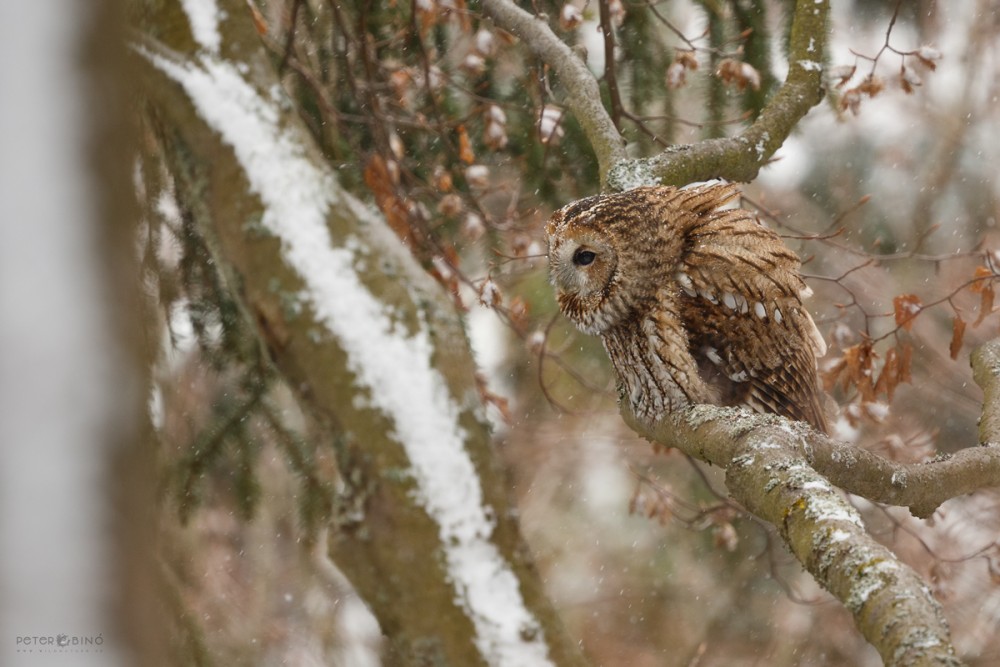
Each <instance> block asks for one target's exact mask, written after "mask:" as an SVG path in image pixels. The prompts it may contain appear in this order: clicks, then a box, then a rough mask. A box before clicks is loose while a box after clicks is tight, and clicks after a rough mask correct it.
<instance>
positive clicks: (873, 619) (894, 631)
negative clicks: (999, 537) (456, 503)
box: [621, 339, 1000, 665]
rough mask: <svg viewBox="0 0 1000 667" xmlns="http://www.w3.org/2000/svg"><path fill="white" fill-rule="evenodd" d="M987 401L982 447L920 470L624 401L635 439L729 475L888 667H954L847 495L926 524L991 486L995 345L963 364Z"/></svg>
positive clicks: (696, 412) (908, 581)
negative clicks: (954, 502) (641, 412)
mask: <svg viewBox="0 0 1000 667" xmlns="http://www.w3.org/2000/svg"><path fill="white" fill-rule="evenodd" d="M972 367H973V371H974V375H975V379H976V382H977V383H978V384H979V385H980V386H981V387H982V388H983V391H984V392H985V395H986V399H985V406H984V410H983V421H982V424H981V431H980V439H981V440H982V443H983V444H982V445H981V446H978V447H970V448H968V449H964V450H961V451H959V452H957V453H955V454H953V455H951V456H947V457H943V458H940V459H936V460H934V461H931V462H929V463H924V464H904V463H897V462H894V461H889V460H886V459H883V458H882V457H880V456H878V455H876V454H873V453H871V452H868V451H866V450H862V449H858V448H856V447H852V446H850V445H847V444H845V443H841V442H837V441H835V440H833V439H831V438H829V437H827V436H825V435H823V434H821V433H817V432H815V431H813V430H812V429H810V428H809V427H808V426H807V425H805V424H801V423H793V422H789V421H788V420H785V419H783V418H781V417H777V416H774V415H757V414H752V413H750V412H748V411H746V410H743V409H738V408H720V407H716V406H708V405H696V406H692V407H690V408H688V409H687V410H683V411H680V412H678V413H675V414H673V415H668V416H666V417H664V418H663V419H661V420H659V421H657V422H656V423H653V424H648V423H645V422H642V421H641V420H639V419H637V418H636V416H635V415H634V414H632V412H631V409H630V405H629V403H628V402H627V401H625V402H623V403H622V408H621V409H622V417H623V418H624V420H625V421H626V423H627V424H628V425H629V426H631V427H632V428H633V429H634V430H635V431H636V432H637V433H639V434H640V435H643V436H645V437H647V438H649V439H650V440H653V441H655V442H658V443H661V444H665V445H668V446H672V447H677V448H678V449H680V450H682V451H684V452H686V453H687V454H690V455H691V456H694V457H696V458H699V459H701V460H703V461H707V462H709V463H713V464H715V465H719V466H722V467H723V468H725V469H726V485H727V487H728V488H729V491H730V493H732V495H733V497H734V498H735V499H736V500H737V501H738V502H740V503H741V504H743V505H744V506H745V507H746V508H747V509H748V510H749V511H751V512H753V513H754V514H756V515H758V516H760V517H761V518H763V519H765V520H767V521H770V522H771V523H773V524H774V525H775V526H777V528H778V530H779V531H780V532H781V535H782V537H783V538H784V539H785V541H786V542H787V544H788V545H789V548H790V549H791V550H792V552H793V553H794V554H795V556H796V557H797V558H798V559H799V561H800V562H801V563H802V565H803V566H804V567H805V568H806V569H807V570H808V571H809V572H810V573H811V574H812V575H813V576H814V577H815V578H816V581H817V582H819V583H820V585H822V586H823V587H824V588H826V589H827V590H829V591H830V592H831V593H832V594H833V595H834V596H836V597H837V598H838V599H839V600H841V601H842V602H843V603H844V605H845V606H846V607H847V608H848V609H849V610H850V611H851V613H852V614H853V615H854V619H855V623H856V624H857V626H858V629H859V630H860V631H861V632H862V634H864V636H865V637H866V638H867V639H868V641H869V642H871V643H872V645H873V646H875V647H876V649H878V651H879V653H880V654H881V655H882V659H883V660H884V661H885V664H886V665H957V664H959V662H958V660H957V659H956V658H955V656H954V650H953V648H952V646H951V640H950V638H949V632H948V628H947V625H946V624H945V622H944V620H943V618H942V616H941V610H940V607H939V605H938V604H937V602H936V601H935V600H934V598H933V597H932V596H931V594H930V592H929V591H928V589H927V587H926V585H925V584H924V583H923V581H922V580H921V579H920V577H919V576H917V575H916V573H914V572H913V571H912V570H911V569H910V568H909V567H907V566H906V565H904V564H903V563H901V562H899V561H898V560H897V559H896V557H895V556H894V555H893V554H892V553H891V552H890V551H889V550H888V549H886V548H885V547H882V546H881V545H879V544H878V543H876V542H875V541H874V540H873V539H872V538H871V536H870V535H869V534H868V533H867V532H866V531H865V529H864V526H863V524H862V523H861V520H860V518H859V517H858V515H857V513H856V512H855V511H854V509H853V508H852V507H851V506H850V505H849V504H848V503H847V502H846V500H845V498H844V496H843V494H842V493H841V492H840V491H839V490H838V489H837V488H835V487H840V489H843V490H844V491H848V492H850V493H854V494H857V495H860V496H863V497H865V498H867V499H869V500H872V501H875V502H880V503H888V504H893V505H901V506H906V507H909V508H910V511H911V512H913V514H915V515H916V516H919V517H927V516H930V515H931V514H932V513H933V512H934V510H935V509H936V508H937V507H938V506H939V505H940V504H941V503H943V502H944V501H946V500H948V499H949V498H954V497H956V496H959V495H963V494H966V493H970V492H972V491H975V490H977V489H981V488H985V487H990V486H998V485H1000V445H998V444H997V443H998V442H1000V430H998V429H1000V424H998V421H997V417H996V415H997V414H998V411H1000V339H996V340H993V341H991V342H989V343H986V344H985V345H983V346H981V347H980V348H979V349H977V350H976V351H975V352H974V353H973V355H972Z"/></svg>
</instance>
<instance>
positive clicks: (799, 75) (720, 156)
mask: <svg viewBox="0 0 1000 667" xmlns="http://www.w3.org/2000/svg"><path fill="white" fill-rule="evenodd" d="M829 11H830V5H829V0H818V1H817V0H797V1H796V3H795V13H794V14H793V16H792V27H791V38H790V40H789V57H788V60H789V63H790V66H789V68H788V76H787V78H786V79H785V83H784V84H782V86H781V88H780V89H779V90H778V92H777V93H775V95H774V97H773V98H772V99H771V101H770V102H768V103H767V106H765V107H764V109H763V111H762V112H761V114H760V116H758V117H757V120H756V121H755V122H754V123H753V125H751V126H750V127H749V128H747V129H746V131H744V132H743V133H741V134H740V135H739V136H736V137H731V138H725V139H708V140H705V141H700V142H698V143H695V144H684V145H679V146H672V147H670V148H668V149H666V150H665V151H663V152H662V153H660V154H659V155H656V156H654V157H651V158H644V159H635V160H623V161H621V162H619V163H617V164H615V165H614V166H613V167H612V169H611V172H610V173H609V174H608V178H607V184H608V187H609V188H611V189H613V190H628V189H631V188H634V187H638V186H640V185H653V184H663V185H686V184H687V183H692V182H694V181H704V180H708V179H712V178H724V179H727V180H730V181H740V182H749V181H752V180H753V179H754V178H756V177H757V173H758V172H759V171H760V169H761V167H763V166H764V165H765V164H767V161H768V160H770V159H771V156H772V155H774V153H775V151H777V150H778V149H779V148H780V147H781V145H782V144H783V143H784V141H785V139H787V138H788V135H789V134H791V132H792V130H793V129H794V128H795V126H796V125H797V124H798V122H799V121H800V120H801V119H802V118H803V117H804V116H805V115H806V113H808V111H809V110H810V109H811V108H812V107H814V106H815V105H816V104H818V103H819V101H820V100H821V99H823V80H822V69H823V62H824V59H825V53H826V44H827V32H828V28H827V16H828V14H829Z"/></svg>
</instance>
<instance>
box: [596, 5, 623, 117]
mask: <svg viewBox="0 0 1000 667" xmlns="http://www.w3.org/2000/svg"><path fill="white" fill-rule="evenodd" d="M597 4H598V5H599V7H600V14H601V33H602V35H603V37H604V82H605V83H606V84H608V97H609V98H610V101H611V122H612V123H614V124H615V128H617V129H618V130H619V131H621V124H622V111H623V105H622V96H621V93H620V92H619V90H618V78H617V76H616V75H615V33H614V27H613V26H612V25H611V8H610V7H608V0H599V1H598V3H597Z"/></svg>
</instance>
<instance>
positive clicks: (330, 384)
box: [135, 0, 583, 666]
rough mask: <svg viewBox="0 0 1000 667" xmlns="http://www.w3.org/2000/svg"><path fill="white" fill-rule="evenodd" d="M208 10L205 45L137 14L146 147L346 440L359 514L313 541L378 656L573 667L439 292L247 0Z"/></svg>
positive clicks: (456, 328) (289, 377)
mask: <svg viewBox="0 0 1000 667" xmlns="http://www.w3.org/2000/svg"><path fill="white" fill-rule="evenodd" d="M219 5H220V7H221V8H222V9H223V10H224V13H220V14H219V15H217V17H216V20H217V22H218V24H217V25H216V26H215V27H216V28H217V29H218V31H219V33H220V35H221V38H222V48H221V49H219V50H211V51H210V50H209V49H207V48H199V46H198V44H196V43H195V40H192V38H191V34H190V31H189V25H190V21H189V18H188V17H187V16H185V13H184V9H183V7H182V3H179V2H177V1H176V0H171V1H169V2H162V3H157V4H156V5H155V6H154V7H150V8H148V9H146V10H144V12H143V13H142V16H141V18H139V20H140V26H139V32H140V35H139V37H138V38H137V41H138V44H136V45H135V50H136V51H137V52H138V53H139V54H140V56H141V57H140V58H139V59H138V63H137V68H138V69H139V74H140V77H141V83H142V84H143V86H142V88H143V90H142V95H143V101H144V104H145V106H144V110H145V111H146V118H147V121H148V124H149V126H150V127H152V128H155V129H156V134H157V136H158V139H159V142H160V148H161V150H160V151H152V149H151V152H152V153H153V154H151V155H149V154H148V155H146V157H147V158H148V159H151V160H163V161H164V162H165V163H166V165H167V167H168V168H169V169H170V170H171V173H172V174H173V176H174V182H175V185H176V190H177V192H176V194H177V196H178V199H179V200H180V201H181V202H183V205H184V206H185V207H186V208H188V209H190V210H191V211H192V215H193V216H194V217H195V221H196V223H197V224H198V225H199V228H200V229H201V230H202V231H203V233H204V234H205V236H206V237H207V238H209V239H210V246H211V251H212V254H213V259H214V260H215V262H216V263H217V264H218V265H219V266H220V267H221V270H222V271H223V272H224V274H225V275H226V277H227V284H228V285H229V286H230V287H231V288H232V292H233V294H232V296H233V297H234V298H236V299H238V300H239V302H240V304H241V306H242V310H243V314H244V316H245V317H246V318H247V320H248V322H249V323H250V324H251V326H253V327H254V328H255V330H256V332H257V334H258V336H259V339H260V342H261V344H262V345H263V346H265V347H266V349H267V352H268V353H269V355H270V358H271V360H272V361H273V363H274V365H275V369H276V372H277V373H279V374H280V375H281V376H282V377H283V379H284V380H285V382H286V384H287V386H288V387H289V388H291V389H292V390H293V392H294V394H295V398H296V399H297V400H298V402H299V405H300V406H301V408H302V409H303V410H304V411H306V412H307V413H308V414H310V415H311V416H312V417H313V419H314V420H315V422H316V423H317V424H320V425H325V426H326V427H327V430H328V435H329V436H330V437H331V439H332V434H333V433H343V434H346V438H345V439H349V440H350V441H351V442H352V443H353V444H352V445H350V448H349V450H347V454H348V455H346V456H343V457H342V458H343V459H344V463H343V464H342V466H341V470H340V471H339V472H340V473H341V475H342V476H343V478H344V479H350V480H351V484H350V485H348V486H349V487H350V489H352V490H348V491H343V492H342V493H343V496H342V498H341V499H342V500H346V501H347V502H349V503H350V504H351V505H352V506H353V507H356V508H357V509H358V512H359V514H360V516H352V517H349V518H350V519H351V521H352V522H351V523H348V522H347V521H345V522H344V525H342V526H339V527H337V526H335V528H339V529H336V530H332V531H330V533H331V534H330V539H329V542H328V545H327V547H328V553H329V554H330V555H331V558H332V559H333V561H334V562H335V563H336V564H337V566H338V567H339V568H340V569H341V570H342V571H343V572H344V573H345V574H346V575H347V576H348V577H349V578H350V580H351V582H352V584H353V585H354V586H355V588H356V589H357V590H358V592H359V594H360V595H361V596H362V597H363V598H364V600H365V601H366V603H367V604H368V605H369V607H370V608H371V610H372V612H373V613H374V614H375V616H376V617H377V618H378V620H379V622H380V625H381V628H382V630H383V632H384V633H385V635H386V637H387V640H388V641H387V649H386V650H387V653H388V655H387V656H386V661H387V663H391V664H393V665H417V664H425V663H426V662H427V661H428V660H433V661H434V662H435V663H436V664H437V663H440V664H442V665H482V664H517V665H539V666H553V665H560V666H561V665H581V664H583V659H582V657H581V655H580V652H579V649H578V647H577V646H576V644H575V642H573V641H571V640H570V639H569V638H568V637H567V636H566V635H565V633H564V631H563V629H562V626H561V624H560V622H559V619H558V617H557V615H556V614H555V612H554V610H553V609H552V606H551V604H550V603H549V601H548V599H547V597H546V596H545V592H544V588H543V585H542V582H541V580H540V579H539V577H538V574H537V572H536V571H535V570H534V567H533V565H532V562H531V559H530V556H529V555H528V553H529V552H528V549H527V546H526V545H525V543H524V542H523V539H522V537H521V534H520V532H519V527H518V523H517V517H516V512H515V511H514V510H513V508H512V507H511V506H510V500H509V497H508V489H507V486H506V478H505V476H504V475H503V474H502V471H501V470H500V467H499V465H498V463H497V460H496V458H495V457H494V455H493V450H492V445H491V437H490V431H489V427H488V425H487V424H486V423H485V419H484V418H483V417H482V409H481V404H480V403H479V401H478V400H477V396H478V393H477V389H476V385H475V364H474V361H473V359H472V354H471V350H470V347H469V344H468V340H467V338H466V337H465V332H464V329H463V327H462V323H461V320H460V319H459V317H458V315H457V314H456V312H455V309H454V307H453V305H452V303H451V301H450V299H449V297H448V295H447V294H446V293H445V291H444V290H443V289H442V288H441V286H440V285H439V284H437V283H436V282H434V281H433V280H432V279H431V278H430V276H429V275H428V274H427V273H426V271H424V270H423V269H422V268H421V266H420V265H419V264H418V263H417V261H416V260H415V259H414V258H413V256H412V255H411V254H409V252H407V251H406V249H405V248H403V247H402V245H401V244H400V242H399V239H398V238H397V237H396V236H395V235H394V234H393V233H392V231H391V230H390V229H389V227H388V225H387V223H386V222H385V220H384V219H383V218H381V217H379V216H378V215H377V214H375V213H374V212H373V211H372V210H371V209H369V208H368V207H366V206H365V205H364V204H362V203H361V202H360V201H358V200H357V199H356V198H355V197H353V196H352V195H351V194H350V193H349V192H347V191H346V190H344V188H343V187H342V186H341V185H340V183H339V181H338V179H337V178H336V175H335V174H334V173H333V170H332V169H331V168H330V166H329V165H328V164H327V163H326V162H325V161H324V160H323V158H322V156H321V154H320V151H319V150H318V148H317V147H316V146H315V145H314V144H313V143H312V141H311V139H310V137H309V134H308V132H307V130H306V129H305V127H304V125H303V123H302V120H301V118H300V117H299V116H298V115H296V113H295V110H294V107H292V105H285V104H283V103H281V102H279V101H276V100H275V94H274V91H275V90H280V88H279V82H278V78H277V74H276V72H275V70H274V64H273V62H272V59H271V58H270V57H269V55H268V53H267V52H266V51H265V49H264V48H263V47H262V45H261V44H260V40H259V39H258V35H257V34H256V31H255V29H254V26H253V25H252V23H251V21H250V19H249V17H248V15H247V10H246V6H245V5H244V3H243V1H242V0H220V2H219ZM154 35H158V36H159V38H160V39H162V40H163V41H162V42H160V41H158V40H157V38H155V37H154ZM154 171H155V170H154ZM151 196H152V195H151ZM344 447H345V448H346V447H348V446H347V445H345V446H344ZM348 459H350V460H348Z"/></svg>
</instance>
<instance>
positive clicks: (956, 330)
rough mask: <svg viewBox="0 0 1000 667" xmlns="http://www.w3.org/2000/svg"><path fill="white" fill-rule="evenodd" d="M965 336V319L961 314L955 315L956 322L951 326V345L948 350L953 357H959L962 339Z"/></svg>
mask: <svg viewBox="0 0 1000 667" xmlns="http://www.w3.org/2000/svg"><path fill="white" fill-rule="evenodd" d="M964 338H965V320H963V319H962V317H961V316H960V315H955V323H954V324H953V325H952V328H951V345H950V346H949V347H948V352H949V353H950V354H951V358H952V359H957V358H958V353H959V352H960V351H961V349H962V340H963V339H964Z"/></svg>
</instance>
